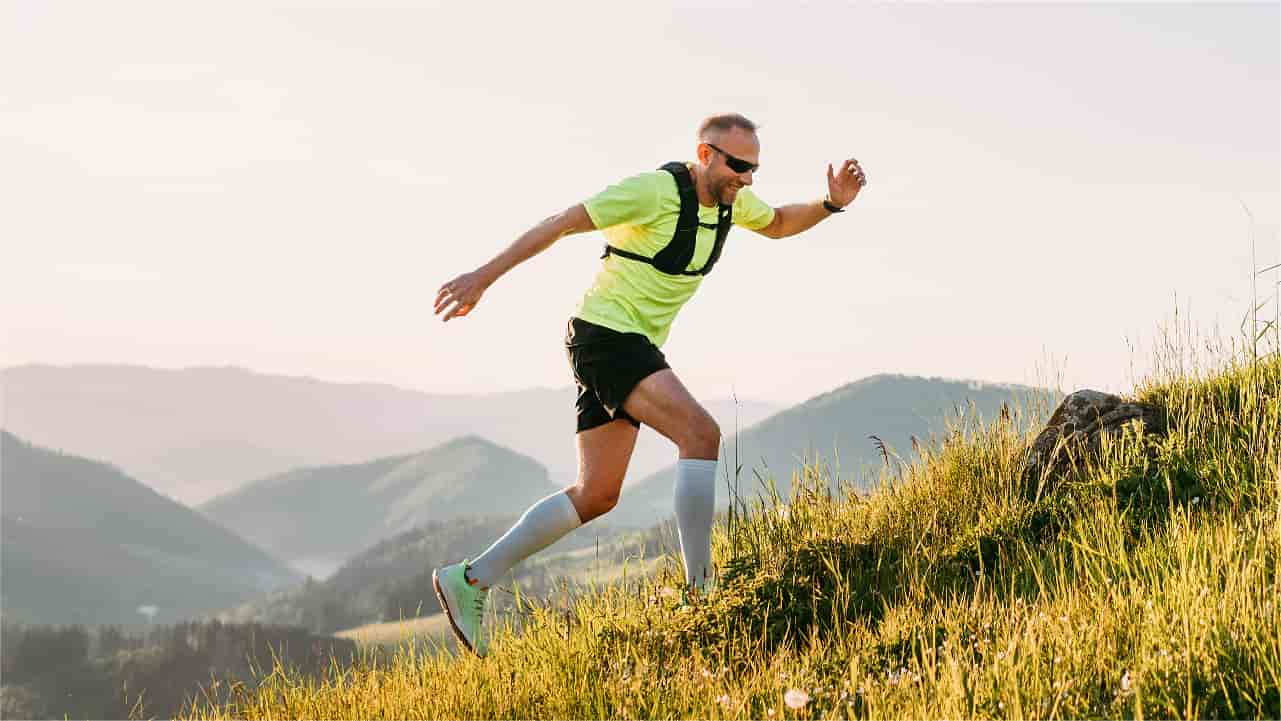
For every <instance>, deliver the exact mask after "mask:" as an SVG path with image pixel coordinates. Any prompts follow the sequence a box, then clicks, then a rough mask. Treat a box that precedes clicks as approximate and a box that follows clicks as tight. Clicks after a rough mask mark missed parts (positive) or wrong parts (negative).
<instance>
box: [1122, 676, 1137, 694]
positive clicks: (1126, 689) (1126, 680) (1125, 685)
mask: <svg viewBox="0 0 1281 721" xmlns="http://www.w3.org/2000/svg"><path fill="white" fill-rule="evenodd" d="M1133 686H1134V682H1133V681H1131V680H1130V672H1129V671H1126V672H1125V673H1123V674H1121V693H1122V694H1128V693H1130V689H1131V688H1132V687H1133Z"/></svg>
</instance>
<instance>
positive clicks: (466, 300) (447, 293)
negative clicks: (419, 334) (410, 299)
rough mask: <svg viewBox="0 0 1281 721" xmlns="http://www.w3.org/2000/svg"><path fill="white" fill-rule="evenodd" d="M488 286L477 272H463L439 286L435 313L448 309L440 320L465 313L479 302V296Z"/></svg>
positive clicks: (438, 313)
mask: <svg viewBox="0 0 1281 721" xmlns="http://www.w3.org/2000/svg"><path fill="white" fill-rule="evenodd" d="M488 287H489V283H488V282H486V280H485V278H484V277H483V276H482V275H481V274H480V273H479V272H471V273H463V274H462V275H460V276H458V277H457V278H454V279H453V280H451V281H449V282H448V283H446V284H444V285H442V286H440V290H439V291H437V292H436V315H440V314H441V311H446V309H448V310H447V311H446V312H445V317H444V318H441V320H442V321H447V320H449V319H450V318H453V317H454V316H459V317H461V316H465V315H467V314H468V313H470V312H472V309H473V308H475V307H476V304H477V303H479V302H480V296H481V295H483V294H484V293H485V289H486V288H488ZM450 306H452V307H450Z"/></svg>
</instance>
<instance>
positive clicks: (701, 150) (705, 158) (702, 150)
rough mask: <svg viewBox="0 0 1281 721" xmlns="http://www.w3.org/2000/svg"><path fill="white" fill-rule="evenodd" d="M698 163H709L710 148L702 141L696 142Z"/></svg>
mask: <svg viewBox="0 0 1281 721" xmlns="http://www.w3.org/2000/svg"><path fill="white" fill-rule="evenodd" d="M697 153H698V164H699V165H702V166H703V167H707V166H708V165H710V164H711V159H712V149H711V148H710V147H708V145H707V143H706V142H704V141H701V140H700V141H699V142H698V151H697Z"/></svg>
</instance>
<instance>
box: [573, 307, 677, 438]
mask: <svg viewBox="0 0 1281 721" xmlns="http://www.w3.org/2000/svg"><path fill="white" fill-rule="evenodd" d="M565 354H566V355H567V356H568V357H569V365H570V368H572V369H573V371H574V381H575V382H577V383H578V400H577V402H576V403H575V405H576V406H577V407H578V430H579V432H582V431H585V430H588V429H590V428H595V427H597V426H601V425H604V424H606V423H609V422H610V421H614V420H618V419H619V418H623V419H626V420H627V421H628V422H630V423H631V424H632V425H634V426H636V427H637V428H639V427H640V421H637V420H636V419H635V418H632V417H631V416H630V415H628V414H627V411H624V410H623V401H624V400H626V399H627V395H628V394H629V393H631V392H632V389H633V388H635V387H636V384H637V383H640V382H641V380H642V379H643V378H645V377H646V376H648V375H650V374H652V373H655V372H657V371H661V370H663V369H664V368H670V367H671V366H669V365H667V359H666V358H664V357H663V352H662V351H660V350H659V349H658V346H656V345H654V344H653V343H652V342H650V340H649V338H648V337H646V336H645V335H644V334H643V333H620V332H618V331H616V330H613V329H611V328H605V327H604V326H599V325H596V324H595V323H588V322H587V321H585V320H583V319H581V318H570V319H569V325H568V327H567V328H566V329H565Z"/></svg>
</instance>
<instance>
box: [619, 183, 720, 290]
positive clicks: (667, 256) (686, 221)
mask: <svg viewBox="0 0 1281 721" xmlns="http://www.w3.org/2000/svg"><path fill="white" fill-rule="evenodd" d="M660 170H666V171H667V172H669V173H671V174H672V177H674V178H676V190H677V192H678V193H680V198H681V212H680V216H679V217H678V218H677V219H676V232H675V233H672V240H671V242H669V243H668V244H667V247H665V248H663V249H662V250H660V251H658V255H656V256H654V257H653V258H646V257H645V256H643V255H637V254H636V253H630V252H628V251H626V250H620V249H618V248H615V247H614V246H612V245H609V244H608V243H606V244H605V253H604V254H603V255H601V258H608V257H609V256H610V255H611V254H613V255H619V256H622V257H624V258H628V259H630V260H639V261H641V262H642V263H649V264H650V265H652V266H654V267H655V268H657V269H658V270H660V271H662V272H664V273H667V274H668V275H707V274H708V273H710V272H712V266H713V265H716V261H717V259H719V258H720V257H721V248H722V247H723V246H724V245H725V236H727V235H729V229H730V226H731V225H733V215H734V213H733V211H734V207H733V206H731V205H724V204H722V205H721V206H720V208H719V211H718V212H719V215H718V219H717V223H716V225H711V224H709V223H700V222H699V221H698V192H697V191H695V190H694V179H693V178H692V177H691V176H690V173H689V168H687V167H685V164H684V163H682V162H680V161H679V160H674V161H672V162H670V163H667V164H665V165H664V166H663V167H662V168H660ZM700 226H701V227H703V228H715V229H716V245H714V246H712V254H711V255H710V256H708V258H707V264H706V265H704V266H703V268H702V270H685V268H686V267H687V266H688V265H689V262H690V261H691V260H693V259H694V246H695V243H696V240H697V237H698V229H699V227H700Z"/></svg>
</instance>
